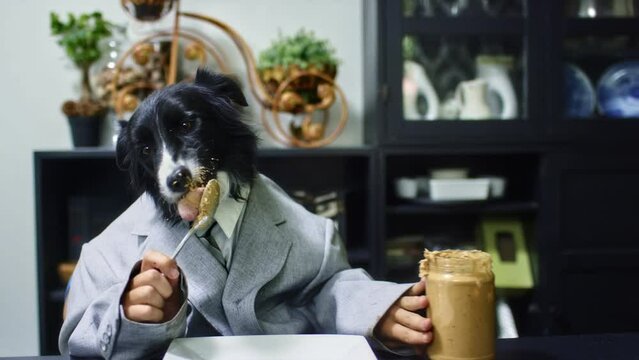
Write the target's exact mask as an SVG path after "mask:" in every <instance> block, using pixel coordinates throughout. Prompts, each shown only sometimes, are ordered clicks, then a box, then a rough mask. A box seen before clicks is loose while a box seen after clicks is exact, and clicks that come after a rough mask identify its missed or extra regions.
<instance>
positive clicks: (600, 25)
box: [563, 18, 638, 36]
mask: <svg viewBox="0 0 639 360" xmlns="http://www.w3.org/2000/svg"><path fill="white" fill-rule="evenodd" d="M563 25H564V26H563V30H564V34H565V35H597V36H602V35H624V34H628V35H636V33H637V27H638V21H637V19H636V18H595V19H578V18H571V19H566V20H565V21H564V23H563Z"/></svg>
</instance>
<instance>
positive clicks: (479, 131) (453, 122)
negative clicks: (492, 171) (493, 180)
mask: <svg viewBox="0 0 639 360" xmlns="http://www.w3.org/2000/svg"><path fill="white" fill-rule="evenodd" d="M383 5H384V6H385V8H384V9H383V10H382V11H383V13H384V14H385V15H384V16H385V18H386V30H387V32H386V49H385V55H386V79H385V80H386V84H387V86H388V87H389V88H388V90H389V97H388V111H389V112H388V114H387V132H388V135H389V138H390V141H391V142H393V141H398V142H402V141H408V142H411V140H417V139H425V138H432V139H437V138H440V139H441V140H458V139H474V140H477V139H481V138H485V139H487V140H490V141H495V140H496V139H497V138H499V137H504V136H505V135H509V134H510V135H516V136H515V138H517V139H518V140H521V137H522V136H526V135H532V130H531V129H532V127H533V126H532V125H531V124H530V121H529V120H530V118H531V117H534V116H535V111H534V110H532V109H531V106H530V101H529V99H530V97H531V95H532V92H533V91H531V90H532V89H533V87H534V86H532V85H534V84H533V83H535V79H531V78H530V77H529V76H528V74H529V73H530V71H531V69H532V68H533V67H534V66H536V60H535V59H534V58H533V57H531V56H530V51H529V50H530V49H529V48H530V43H531V41H532V37H530V36H528V35H529V24H528V20H527V19H528V16H527V14H528V13H529V9H527V5H526V3H525V0H402V1H392V0H389V1H386V2H385V3H384V4H383ZM508 138H509V139H513V138H512V137H508ZM504 139H505V138H504ZM513 140H514V139H513Z"/></svg>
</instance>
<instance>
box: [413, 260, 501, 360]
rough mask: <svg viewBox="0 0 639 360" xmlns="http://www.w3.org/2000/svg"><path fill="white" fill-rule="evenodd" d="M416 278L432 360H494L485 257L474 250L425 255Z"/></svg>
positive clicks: (491, 280) (491, 292)
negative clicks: (420, 282)
mask: <svg viewBox="0 0 639 360" xmlns="http://www.w3.org/2000/svg"><path fill="white" fill-rule="evenodd" d="M419 277H420V278H424V279H425V280H426V294H427V297H428V300H429V305H428V310H427V313H428V317H429V318H430V319H431V321H432V323H433V342H432V343H431V344H430V345H429V346H428V348H427V352H428V356H429V358H430V359H432V360H488V359H494V358H495V337H496V335H495V277H494V275H493V272H492V261H491V258H490V255H489V254H488V253H485V252H483V251H479V250H443V251H428V250H425V251H424V259H423V260H422V261H421V262H420V264H419Z"/></svg>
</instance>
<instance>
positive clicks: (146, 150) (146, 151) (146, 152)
mask: <svg viewBox="0 0 639 360" xmlns="http://www.w3.org/2000/svg"><path fill="white" fill-rule="evenodd" d="M141 151H142V155H144V156H149V155H151V147H150V146H145V147H143V148H142V150H141Z"/></svg>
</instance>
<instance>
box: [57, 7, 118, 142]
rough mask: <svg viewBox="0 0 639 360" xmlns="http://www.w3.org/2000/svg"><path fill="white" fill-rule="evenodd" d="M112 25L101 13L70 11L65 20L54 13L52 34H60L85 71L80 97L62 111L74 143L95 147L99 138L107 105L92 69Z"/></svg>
mask: <svg viewBox="0 0 639 360" xmlns="http://www.w3.org/2000/svg"><path fill="white" fill-rule="evenodd" d="M111 26H112V25H111V24H110V23H109V22H107V21H106V20H104V18H103V17H102V14H101V13H100V12H93V13H87V14H79V15H77V16H75V15H73V14H69V15H68V18H67V21H66V22H64V21H62V20H61V19H60V17H59V16H58V15H57V14H56V13H54V12H52V13H51V34H52V35H54V36H56V37H58V44H59V45H60V46H62V47H63V48H64V51H65V53H66V54H67V56H68V57H69V59H70V60H71V61H72V62H73V63H74V64H75V65H76V66H77V67H78V69H80V71H81V74H82V83H81V96H80V99H79V100H77V101H72V100H69V101H66V102H64V104H63V105H62V112H64V114H65V115H67V117H68V119H69V124H70V126H71V134H72V138H73V145H74V146H96V145H98V143H99V140H100V130H99V129H100V123H101V120H102V119H103V118H104V115H105V113H106V108H107V106H106V104H105V103H104V102H102V101H100V100H98V99H97V98H96V97H95V95H94V92H93V89H92V87H91V83H90V79H89V70H90V68H91V65H93V64H94V63H95V62H96V61H97V60H98V59H100V57H101V55H102V54H101V51H100V46H99V44H100V41H101V40H102V39H104V38H107V37H109V36H110V35H111Z"/></svg>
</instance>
